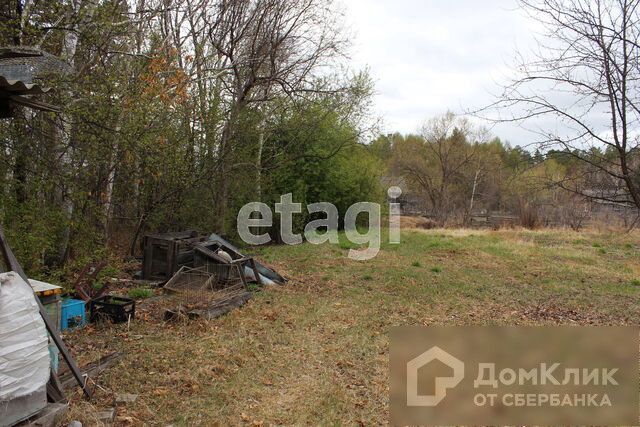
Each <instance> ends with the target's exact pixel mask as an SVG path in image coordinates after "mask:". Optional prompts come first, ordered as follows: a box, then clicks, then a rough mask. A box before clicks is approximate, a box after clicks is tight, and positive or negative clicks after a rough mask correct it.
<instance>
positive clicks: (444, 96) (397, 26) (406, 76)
mask: <svg viewBox="0 0 640 427" xmlns="http://www.w3.org/2000/svg"><path fill="white" fill-rule="evenodd" d="M344 4H345V7H346V11H347V17H346V18H347V23H348V24H350V26H351V28H352V30H353V32H354V35H355V39H354V47H353V61H354V63H355V64H354V65H355V66H356V67H359V68H363V67H365V66H368V67H369V68H370V72H371V75H372V78H373V79H374V81H375V83H376V96H375V109H376V113H377V114H378V115H379V116H381V117H382V118H383V120H384V121H383V131H384V132H385V133H391V132H396V131H398V132H402V133H410V132H416V131H417V130H418V128H419V127H420V125H421V124H422V123H423V122H424V121H425V119H427V118H429V117H432V116H434V115H438V114H441V113H444V112H445V111H446V110H447V109H449V110H452V111H454V112H456V113H460V112H463V111H464V110H465V109H469V110H470V109H474V108H478V107H481V106H483V105H486V104H488V103H490V102H491V101H492V100H494V99H495V98H493V94H495V93H497V92H498V91H499V89H500V84H499V83H500V82H501V81H505V79H506V78H507V77H508V76H509V75H510V74H512V72H511V65H512V64H513V63H514V62H515V61H514V57H515V54H516V52H517V51H518V50H521V51H525V52H526V51H528V50H531V49H532V48H533V47H534V39H533V33H534V31H535V23H534V22H532V21H531V20H530V19H528V18H527V17H526V16H525V15H524V13H523V12H522V11H519V10H518V9H517V5H516V3H515V0H452V1H451V0H450V1H447V0H344ZM492 132H493V134H495V135H496V136H499V137H500V138H502V139H503V140H508V141H509V142H511V143H512V144H514V145H515V144H517V145H525V144H528V143H530V142H532V140H533V137H532V135H530V134H529V133H527V132H526V131H524V130H522V129H520V128H519V127H517V126H516V125H507V124H501V125H498V126H496V127H494V128H493V129H492Z"/></svg>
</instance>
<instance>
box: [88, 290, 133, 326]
mask: <svg viewBox="0 0 640 427" xmlns="http://www.w3.org/2000/svg"><path fill="white" fill-rule="evenodd" d="M89 311H90V312H91V317H90V319H91V322H97V321H99V320H106V319H110V320H111V321H112V322H113V323H124V322H127V321H129V319H131V320H133V319H134V318H135V316H136V302H135V301H134V300H132V299H131V298H125V297H118V296H112V295H104V296H101V297H98V298H95V299H92V300H91V301H90V302H89Z"/></svg>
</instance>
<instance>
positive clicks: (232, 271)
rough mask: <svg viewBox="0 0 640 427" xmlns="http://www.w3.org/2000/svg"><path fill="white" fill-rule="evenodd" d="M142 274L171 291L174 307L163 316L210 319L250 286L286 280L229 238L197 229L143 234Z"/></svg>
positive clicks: (242, 298) (240, 301)
mask: <svg viewBox="0 0 640 427" xmlns="http://www.w3.org/2000/svg"><path fill="white" fill-rule="evenodd" d="M143 246H144V253H143V260H142V278H143V279H145V280H149V281H161V282H163V283H164V286H162V288H163V289H164V290H166V291H168V292H169V293H171V294H173V295H174V299H175V300H176V307H175V308H171V309H168V310H166V311H165V314H164V319H165V320H173V319H176V318H179V317H183V316H184V317H187V318H189V319H193V318H199V317H202V318H205V319H213V318H216V317H218V316H221V315H223V314H225V313H227V312H229V311H231V310H233V309H234V308H236V307H240V306H242V305H244V304H245V303H246V302H247V301H248V300H249V299H250V298H251V292H250V289H249V285H250V284H251V283H255V284H257V285H258V286H262V285H270V284H284V283H285V282H286V279H285V278H284V277H282V276H281V275H280V274H278V273H277V272H275V271H274V270H273V269H271V268H269V267H267V266H265V265H263V264H261V263H260V262H258V261H256V260H255V259H254V258H252V257H247V256H245V255H244V254H242V252H241V251H240V250H239V249H238V248H237V247H235V246H233V245H232V244H231V243H229V242H228V241H227V240H225V239H223V238H222V237H220V236H218V235H217V234H211V235H209V236H202V235H199V234H198V233H197V232H196V231H193V230H189V231H184V232H175V233H165V234H154V235H148V236H145V238H144V241H143Z"/></svg>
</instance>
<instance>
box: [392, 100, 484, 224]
mask: <svg viewBox="0 0 640 427" xmlns="http://www.w3.org/2000/svg"><path fill="white" fill-rule="evenodd" d="M485 138H486V133H485V131H484V130H481V129H476V128H474V127H473V126H472V125H471V123H470V122H469V121H468V120H467V119H464V118H459V117H456V116H455V115H454V114H453V113H450V112H449V113H447V114H445V115H443V116H440V117H436V118H433V119H431V120H429V121H427V122H426V123H425V125H424V126H423V127H422V131H421V135H420V137H419V138H416V137H409V138H407V139H406V140H404V141H401V142H400V143H397V144H396V146H395V147H394V155H393V160H392V163H393V169H395V172H397V173H399V174H401V175H404V176H406V177H407V178H408V179H409V180H410V181H412V182H413V183H415V184H416V185H417V187H418V188H420V189H421V191H422V192H423V193H424V194H425V196H426V198H427V200H428V201H429V205H430V206H431V209H432V214H433V216H434V217H435V218H436V219H437V221H438V222H439V223H440V224H444V223H445V222H446V221H447V220H448V218H449V216H450V215H451V214H452V213H453V212H454V210H456V208H459V207H460V206H458V205H461V202H462V200H464V201H466V200H468V198H467V197H466V194H465V195H464V196H462V197H461V195H462V194H463V193H465V189H466V187H468V186H469V185H468V184H471V187H472V189H471V193H472V194H473V193H474V192H475V190H476V189H477V188H473V187H474V184H475V186H477V183H478V176H477V175H476V173H475V172H476V170H477V171H479V170H480V168H481V166H478V167H477V168H476V170H474V174H473V176H472V177H471V180H470V181H469V182H468V179H467V178H468V177H467V175H468V174H467V172H468V170H471V169H472V168H475V167H476V163H475V162H474V160H479V158H478V152H477V143H478V142H481V140H483V141H484V139H485ZM479 173H480V172H478V174H479ZM470 197H471V196H470ZM457 199H460V200H457ZM462 203H465V204H466V202H462ZM465 209H466V207H465Z"/></svg>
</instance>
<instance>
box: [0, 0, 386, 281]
mask: <svg viewBox="0 0 640 427" xmlns="http://www.w3.org/2000/svg"><path fill="white" fill-rule="evenodd" d="M5 6H6V7H5ZM5 6H3V8H2V11H0V14H1V18H2V21H1V22H0V46H10V45H14V46H15V45H18V46H31V47H36V48H38V49H41V50H42V51H44V52H47V53H50V54H52V55H55V56H56V57H58V58H60V59H62V60H63V61H64V62H65V63H66V65H67V66H68V68H69V70H68V71H67V72H57V73H42V75H39V76H38V77H39V79H40V81H41V82H42V84H43V85H46V86H48V87H51V88H53V89H54V90H53V91H52V92H50V93H49V94H47V97H46V101H47V102H48V103H50V104H53V105H56V106H58V107H60V108H61V113H60V114H55V113H46V112H35V111H32V110H29V109H26V108H19V107H16V108H15V109H14V114H15V116H16V117H15V118H14V119H12V120H2V121H0V146H1V150H2V154H1V159H2V160H1V162H0V191H1V192H2V194H1V195H0V198H1V202H0V217H1V219H2V223H3V224H4V225H5V227H6V228H7V232H8V234H9V236H10V237H11V240H12V242H15V247H16V248H15V249H16V251H17V252H18V254H19V255H20V257H21V260H23V263H24V264H25V265H26V266H27V267H28V268H29V269H31V270H33V271H36V270H48V269H55V268H59V267H60V266H63V265H64V264H65V263H66V262H67V261H68V260H70V259H71V260H77V262H82V261H83V260H86V259H87V258H89V257H95V256H100V255H99V254H100V253H104V252H105V251H106V250H107V249H106V247H107V246H108V245H111V246H112V247H116V248H118V249H119V250H120V251H121V252H126V253H130V254H137V253H139V247H138V246H139V242H140V240H141V236H142V235H143V234H144V233H146V232H149V231H164V230H177V229H184V228H195V229H199V230H201V231H215V232H218V233H221V234H224V235H226V236H230V237H233V234H234V233H235V229H234V223H235V215H236V213H237V211H238V209H239V207H240V206H242V205H243V204H244V203H246V202H248V201H256V200H260V201H264V202H267V203H272V202H274V201H276V200H279V196H280V194H284V193H289V192H291V193H293V194H294V198H295V200H296V201H300V202H303V203H313V202H318V201H327V200H329V201H333V202H334V203H336V204H337V205H338V206H339V208H340V209H345V208H344V206H348V205H350V204H351V203H353V202H355V201H360V200H367V199H371V198H372V197H373V196H372V194H373V193H374V192H376V191H378V186H377V178H376V176H377V172H376V170H378V169H379V168H378V164H377V162H378V159H376V158H375V157H374V156H371V155H369V152H368V150H367V149H366V148H365V147H364V145H363V144H362V142H363V141H364V140H365V139H364V138H365V135H366V133H367V132H368V130H369V128H370V124H369V117H370V115H369V104H370V96H371V93H372V83H371V81H370V79H369V77H368V76H367V74H366V73H364V72H360V71H357V70H355V71H353V70H350V69H349V66H348V60H347V56H348V52H349V37H348V34H347V32H346V31H345V29H344V27H343V24H342V21H341V19H342V18H341V16H342V15H341V12H340V10H339V9H338V8H337V7H335V5H333V4H332V2H330V1H329V2H328V1H326V0H260V1H255V0H63V1H58V2H49V1H37V0H18V1H11V2H7V4H6V5H5ZM301 221H304V219H301ZM274 234H275V233H274ZM96 254H97V255H96Z"/></svg>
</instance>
